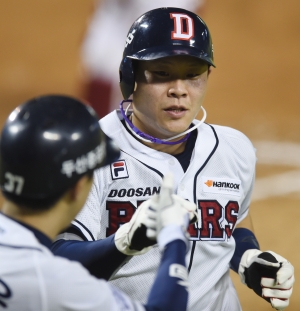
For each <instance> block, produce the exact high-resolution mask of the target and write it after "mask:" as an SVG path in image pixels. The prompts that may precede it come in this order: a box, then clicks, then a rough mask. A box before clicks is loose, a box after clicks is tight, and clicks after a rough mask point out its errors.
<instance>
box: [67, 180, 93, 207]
mask: <svg viewBox="0 0 300 311" xmlns="http://www.w3.org/2000/svg"><path fill="white" fill-rule="evenodd" d="M90 181H91V177H90V176H88V175H84V176H82V177H81V178H80V179H79V180H78V181H77V182H76V184H75V185H74V186H73V187H72V188H70V190H69V191H68V194H67V197H68V199H69V200H70V201H76V200H78V199H79V198H80V196H81V195H82V193H83V192H85V190H86V187H89V186H90Z"/></svg>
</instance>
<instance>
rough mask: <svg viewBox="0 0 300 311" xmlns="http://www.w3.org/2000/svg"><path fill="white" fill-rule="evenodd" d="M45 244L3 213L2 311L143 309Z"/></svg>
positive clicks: (0, 239) (0, 223)
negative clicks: (55, 253) (53, 252)
mask: <svg viewBox="0 0 300 311" xmlns="http://www.w3.org/2000/svg"><path fill="white" fill-rule="evenodd" d="M36 235H39V237H40V241H42V242H40V241H39V240H38V239H37V238H36ZM44 244H48V246H50V245H51V241H50V240H49V239H48V238H47V237H46V236H45V235H43V234H42V233H41V232H38V231H37V230H34V229H33V228H28V227H27V226H25V225H22V224H20V223H18V222H16V221H14V220H12V219H10V218H9V217H6V216H5V215H3V214H1V213H0V309H1V310H2V308H3V309H5V310H14V311H20V310H22V311H32V310H38V311H48V310H55V311H59V310H78V311H82V310H90V311H92V310H95V311H96V310H97V311H99V310H110V311H121V310H124V311H125V310H126V311H145V309H144V307H143V306H142V305H141V304H140V303H138V302H133V301H132V300H131V299H130V298H129V297H128V296H127V295H125V294H123V293H121V292H120V291H119V290H118V289H116V288H114V287H113V286H111V285H110V284H108V283H107V282H105V281H102V280H98V279H96V278H95V277H93V276H91V275H90V274H89V273H88V271H87V270H85V269H84V268H83V267H82V266H81V265H80V264H79V263H76V262H71V261H69V260H67V259H64V258H61V257H56V256H54V255H53V254H52V253H51V252H50V250H49V249H48V247H46V246H45V245H44Z"/></svg>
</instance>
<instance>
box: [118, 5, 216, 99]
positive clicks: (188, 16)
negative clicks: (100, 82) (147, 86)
mask: <svg viewBox="0 0 300 311" xmlns="http://www.w3.org/2000/svg"><path fill="white" fill-rule="evenodd" d="M174 55H190V56H194V57H197V58H199V59H202V60H203V61H205V62H207V63H208V64H209V65H211V66H214V67H215V64H214V61H213V45H212V40H211V36H210V33H209V30H208V28H207V26H206V24H205V23H204V21H203V20H202V19H201V18H200V17H199V16H198V15H196V14H195V13H192V12H190V11H187V10H184V9H179V8H159V9H155V10H151V11H149V12H147V13H145V14H144V15H142V16H141V17H139V18H138V19H137V20H136V21H135V22H134V23H133V25H132V26H131V28H130V30H129V32H128V35H127V38H126V42H125V49H124V52H123V59H122V61H121V65H120V71H119V73H120V87H121V91H122V94H123V97H124V99H128V98H129V96H130V95H131V94H132V93H133V90H134V82H135V79H134V68H133V64H132V60H133V59H136V60H153V59H158V58H163V57H167V56H174Z"/></svg>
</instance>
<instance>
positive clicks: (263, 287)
mask: <svg viewBox="0 0 300 311" xmlns="http://www.w3.org/2000/svg"><path fill="white" fill-rule="evenodd" d="M239 275H240V278H241V281H242V283H244V284H246V285H247V286H248V287H249V288H251V289H253V290H254V292H255V293H256V294H257V295H259V296H261V297H262V298H264V299H265V300H267V301H268V302H270V303H271V305H272V307H273V308H275V309H277V310H284V309H285V308H286V307H287V306H288V305H289V299H290V297H291V295H292V291H293V284H294V282H295V278H294V267H293V266H292V265H291V263H290V262H288V261H287V260H286V259H285V258H283V257H281V256H280V255H278V254H276V253H274V252H272V251H266V252H261V251H260V250H257V249H250V250H247V251H246V252H245V253H244V255H243V256H242V259H241V262H240V266H239Z"/></svg>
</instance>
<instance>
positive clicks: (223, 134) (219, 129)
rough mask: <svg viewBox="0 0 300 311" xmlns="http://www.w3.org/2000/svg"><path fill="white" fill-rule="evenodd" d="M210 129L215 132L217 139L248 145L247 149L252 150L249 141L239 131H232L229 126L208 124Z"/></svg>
mask: <svg viewBox="0 0 300 311" xmlns="http://www.w3.org/2000/svg"><path fill="white" fill-rule="evenodd" d="M210 126H211V127H212V128H214V130H215V131H216V133H217V135H218V137H219V138H222V139H225V140H228V141H229V140H236V141H239V142H241V143H244V144H247V145H249V147H252V148H253V145H252V142H251V141H250V139H249V138H248V137H247V136H246V135H245V134H244V133H243V132H241V131H239V130H237V129H234V128H232V127H229V126H224V125H216V124H210Z"/></svg>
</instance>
